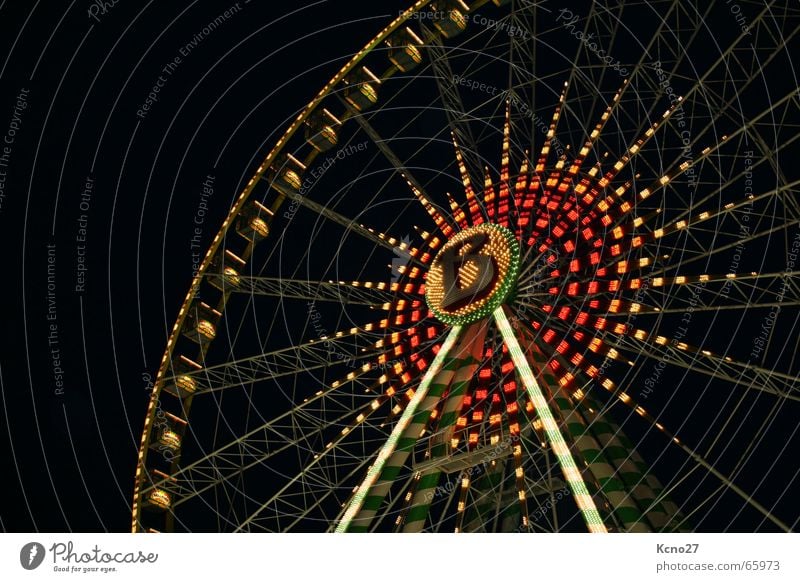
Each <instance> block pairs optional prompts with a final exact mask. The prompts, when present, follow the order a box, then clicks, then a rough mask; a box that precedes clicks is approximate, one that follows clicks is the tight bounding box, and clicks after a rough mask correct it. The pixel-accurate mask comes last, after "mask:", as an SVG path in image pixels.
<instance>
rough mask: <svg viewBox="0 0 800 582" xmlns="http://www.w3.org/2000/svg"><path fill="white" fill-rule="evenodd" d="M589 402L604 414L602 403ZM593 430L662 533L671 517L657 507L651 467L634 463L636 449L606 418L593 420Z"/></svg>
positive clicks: (645, 513) (627, 486)
mask: <svg viewBox="0 0 800 582" xmlns="http://www.w3.org/2000/svg"><path fill="white" fill-rule="evenodd" d="M586 400H587V401H588V402H589V403H591V405H592V407H593V408H594V409H595V410H600V405H599V403H597V402H594V401H592V400H591V399H590V398H589V397H588V395H587V396H586ZM589 430H590V431H591V433H592V434H593V435H594V437H595V438H596V439H597V440H598V441H599V442H600V444H601V445H602V450H603V454H604V455H605V456H606V458H608V459H609V460H610V461H611V462H612V464H613V465H614V467H615V469H616V473H617V475H618V476H619V478H620V479H622V481H623V483H624V484H625V487H626V489H627V491H628V492H629V494H630V496H631V497H632V498H633V500H634V501H635V502H636V504H637V506H638V507H639V508H640V510H641V511H642V514H643V515H644V517H645V519H646V520H647V521H648V523H649V524H650V526H651V527H652V529H653V530H654V531H661V530H662V529H663V528H664V526H665V525H666V524H667V523H668V522H669V516H668V515H667V512H666V510H665V508H664V507H663V505H661V504H660V503H657V501H656V494H655V492H654V491H653V489H652V488H651V487H650V485H649V484H648V482H647V475H648V473H649V471H648V468H647V466H644V465H643V464H642V465H640V464H637V463H636V462H634V460H633V447H632V446H631V443H630V441H629V440H628V439H627V438H626V437H625V435H624V434H623V433H622V429H621V428H620V427H619V426H618V425H616V424H615V423H614V422H613V421H612V420H610V419H609V418H608V416H604V417H603V420H599V419H598V418H594V419H591V420H590V423H589Z"/></svg>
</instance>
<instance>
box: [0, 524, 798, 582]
mask: <svg viewBox="0 0 800 582" xmlns="http://www.w3.org/2000/svg"><path fill="white" fill-rule="evenodd" d="M798 554H800V537H798V535H797V534H755V535H751V534H624V535H613V534H612V535H592V534H523V535H520V534H461V535H456V534H438V535H389V534H385V535H382V534H373V535H369V534H344V535H330V534H327V535H325V534H321V535H317V534H286V535H282V534H237V535H234V534H147V535H145V534H139V535H130V534H4V535H0V580H4V581H5V580H9V581H17V580H55V579H71V580H86V579H91V580H115V581H116V580H120V581H121V580H143V579H144V580H147V579H159V580H161V579H165V577H171V578H174V579H180V580H213V579H220V580H234V579H243V580H251V579H255V580H273V579H276V580H284V579H286V578H287V577H291V578H292V579H295V578H296V579H299V580H303V581H304V582H305V581H306V580H309V581H311V580H324V581H325V582H328V581H331V582H333V581H340V580H341V581H345V580H347V581H354V580H356V581H357V580H370V581H372V580H380V581H381V582H384V581H394V580H422V579H431V578H432V577H442V578H444V579H447V578H453V579H475V577H476V576H491V577H494V578H492V579H496V577H497V576H502V575H506V574H508V575H511V576H514V577H521V578H522V579H523V580H534V579H541V577H542V576H558V577H559V579H560V580H568V581H572V580H578V579H579V578H578V577H579V576H583V577H586V578H594V579H599V580H603V581H605V580H614V581H624V580H636V581H637V582H639V581H642V580H645V581H646V580H670V579H676V580H677V579H683V580H730V579H741V580H745V579H747V580H774V581H778V580H792V581H796V580H800V568H798V563H799V562H800V556H798Z"/></svg>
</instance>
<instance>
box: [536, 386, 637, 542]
mask: <svg viewBox="0 0 800 582" xmlns="http://www.w3.org/2000/svg"><path fill="white" fill-rule="evenodd" d="M551 388H552V390H553V393H554V400H555V401H556V405H557V406H558V408H559V410H560V411H561V413H562V415H563V417H564V421H565V423H566V425H567V430H568V431H569V434H570V435H572V438H573V439H574V443H575V447H576V448H577V449H578V451H580V454H581V456H582V457H583V459H584V460H585V461H586V463H587V464H588V467H589V471H591V473H592V475H594V478H595V479H596V480H597V482H598V484H599V485H600V492H601V493H602V494H603V496H604V497H605V498H606V499H607V500H608V502H609V503H610V504H611V507H612V510H613V513H614V515H615V516H616V518H617V520H618V521H619V522H620V523H621V524H622V527H623V529H624V530H625V531H630V532H649V531H650V527H649V525H648V524H647V521H646V520H645V518H644V516H643V515H642V511H641V509H640V508H639V506H638V505H637V504H636V502H635V501H634V499H633V498H632V497H631V496H630V495H629V493H628V488H627V486H626V484H625V482H624V481H623V480H622V479H621V477H620V475H619V473H618V472H617V468H616V467H615V466H614V465H613V461H612V459H611V458H610V456H609V451H608V450H607V449H606V447H604V446H603V445H602V443H600V442H598V440H597V439H596V437H595V435H594V434H593V431H592V430H591V428H590V427H588V426H587V425H586V421H585V420H584V418H583V417H582V416H581V415H580V413H579V412H578V411H577V410H576V409H575V407H574V405H573V403H572V400H571V399H570V398H569V396H568V395H567V393H566V391H565V390H564V389H563V388H562V387H561V386H560V385H559V384H558V383H556V385H555V386H552V387H551ZM596 424H597V423H592V425H591V426H592V427H595V425H596Z"/></svg>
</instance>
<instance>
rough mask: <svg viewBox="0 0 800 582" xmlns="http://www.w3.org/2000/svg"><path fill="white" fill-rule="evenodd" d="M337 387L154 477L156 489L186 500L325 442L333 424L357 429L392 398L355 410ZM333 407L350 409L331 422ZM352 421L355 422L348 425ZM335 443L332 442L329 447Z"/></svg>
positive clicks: (179, 502) (385, 397)
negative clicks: (336, 397)
mask: <svg viewBox="0 0 800 582" xmlns="http://www.w3.org/2000/svg"><path fill="white" fill-rule="evenodd" d="M334 392H335V389H331V390H329V391H328V394H327V395H325V394H318V395H316V396H314V397H312V398H310V399H308V400H307V401H306V402H304V403H303V404H302V405H301V406H299V407H297V408H295V409H293V410H290V411H288V412H285V413H283V414H281V415H279V416H277V417H275V418H274V419H271V420H269V421H268V422H265V423H263V424H262V425H261V426H259V427H257V428H255V429H252V430H250V431H249V432H247V433H246V434H244V435H242V436H241V437H238V438H236V439H235V440H232V441H230V442H228V443H226V444H224V445H221V446H219V447H217V448H216V449H215V450H214V451H212V452H211V453H209V454H207V455H205V456H204V457H202V458H200V459H198V460H196V461H194V462H192V463H191V464H189V465H186V466H183V467H181V468H180V469H178V470H177V471H176V472H175V473H173V474H172V475H171V476H170V477H169V478H163V479H161V480H153V482H152V484H151V486H150V489H160V488H163V489H165V490H167V491H168V492H170V493H173V494H175V495H176V496H177V498H178V499H177V500H176V502H175V503H174V505H175V506H177V505H180V504H182V503H185V502H187V501H189V500H191V499H192V498H193V497H194V496H196V495H200V494H202V493H204V492H205V491H207V490H208V489H211V488H212V487H215V486H216V485H218V484H219V483H221V482H224V481H226V480H227V479H229V478H231V477H234V476H236V475H241V474H244V472H246V471H247V470H249V469H252V468H253V467H256V466H259V465H261V464H263V463H264V462H265V461H268V460H269V459H270V458H272V457H275V456H277V455H280V454H281V453H283V452H285V451H287V450H294V449H297V448H299V447H301V446H303V447H313V446H314V443H316V442H322V437H323V435H324V434H328V433H330V432H331V427H332V426H337V425H342V424H345V425H346V426H348V427H351V428H350V429H349V430H348V431H347V432H345V433H344V435H345V436H346V435H347V434H348V433H349V432H352V427H355V426H357V425H358V424H361V423H363V422H365V421H366V420H367V419H368V418H369V417H370V416H371V415H372V414H373V413H374V412H375V411H376V410H378V409H379V408H381V406H382V405H383V404H384V403H385V402H387V401H388V396H387V395H382V396H378V397H375V398H372V399H371V400H370V401H369V403H367V404H365V405H364V406H362V407H361V409H360V410H356V411H355V412H353V410H352V409H351V408H350V406H349V405H348V403H343V404H338V403H337V402H334V401H332V400H331V398H332V397H333V396H332V395H333V393H334ZM332 409H337V410H342V409H344V410H346V412H344V413H343V414H340V415H339V416H338V417H336V418H333V419H331V420H330V421H322V420H319V416H320V413H321V412H323V411H327V412H328V414H330V411H331V410H332ZM354 419H355V420H354ZM348 421H350V424H347V423H348ZM299 426H303V427H304V430H303V431H302V433H301V434H300V436H297V434H296V433H297V431H298V427H299ZM330 448H331V447H326V449H325V451H326V452H327V450H329V449H330ZM243 459H247V461H243ZM183 483H193V484H202V486H201V487H194V488H192V487H189V486H188V485H183Z"/></svg>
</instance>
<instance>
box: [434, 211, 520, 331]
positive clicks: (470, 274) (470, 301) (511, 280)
mask: <svg viewBox="0 0 800 582" xmlns="http://www.w3.org/2000/svg"><path fill="white" fill-rule="evenodd" d="M519 261H520V250H519V244H518V243H517V240H516V238H515V237H514V234H513V233H512V232H511V231H510V230H508V229H507V228H503V227H502V226H499V225H496V224H481V225H478V226H473V227H471V228H467V229H465V230H463V231H461V232H459V233H458V234H456V235H455V236H454V237H453V238H451V239H450V240H449V241H447V244H445V245H444V247H442V250H440V251H439V254H438V255H436V258H435V259H434V261H433V263H432V264H431V269H430V271H429V272H428V278H427V281H426V289H427V291H426V294H425V298H426V299H427V302H428V306H429V307H430V308H431V310H432V311H433V312H434V313H435V314H436V317H438V318H439V319H440V320H441V321H443V322H445V323H449V324H451V325H464V324H467V323H471V322H473V321H478V320H479V319H483V318H484V317H486V316H487V315H489V314H490V313H492V311H494V310H495V309H496V308H497V307H498V306H499V305H500V304H502V303H503V301H505V300H506V298H507V297H508V294H509V292H510V291H511V289H513V287H514V284H515V283H516V279H517V275H518V274H519Z"/></svg>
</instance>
